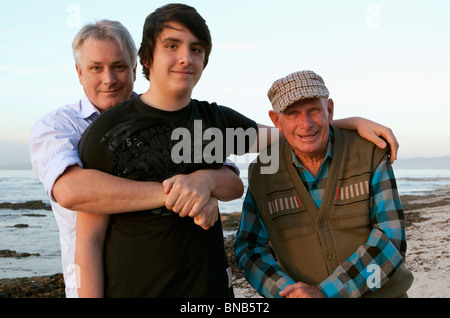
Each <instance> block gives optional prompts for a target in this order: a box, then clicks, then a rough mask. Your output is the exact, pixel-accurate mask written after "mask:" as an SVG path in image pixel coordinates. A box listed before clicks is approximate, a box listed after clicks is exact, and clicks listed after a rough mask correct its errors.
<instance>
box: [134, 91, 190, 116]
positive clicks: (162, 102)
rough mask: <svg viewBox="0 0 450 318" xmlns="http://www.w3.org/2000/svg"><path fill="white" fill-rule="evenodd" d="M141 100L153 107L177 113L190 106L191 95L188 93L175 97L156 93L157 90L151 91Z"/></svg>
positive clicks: (143, 95) (142, 96)
mask: <svg viewBox="0 0 450 318" xmlns="http://www.w3.org/2000/svg"><path fill="white" fill-rule="evenodd" d="M141 100H142V101H143V102H144V103H146V104H147V105H150V106H152V107H155V108H158V109H161V110H165V111H177V110H180V109H182V108H184V107H186V105H188V104H189V102H190V100H191V94H190V92H189V93H186V94H183V95H180V96H174V95H170V94H162V93H158V92H155V89H153V90H152V88H151V86H150V89H149V90H148V91H147V92H145V93H144V94H142V95H141Z"/></svg>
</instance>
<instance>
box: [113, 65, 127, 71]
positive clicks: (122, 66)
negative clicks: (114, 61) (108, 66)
mask: <svg viewBox="0 0 450 318" xmlns="http://www.w3.org/2000/svg"><path fill="white" fill-rule="evenodd" d="M115 69H116V70H118V71H124V70H126V69H127V66H126V65H123V64H118V65H116V66H115Z"/></svg>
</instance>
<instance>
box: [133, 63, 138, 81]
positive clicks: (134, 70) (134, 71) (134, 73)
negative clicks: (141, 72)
mask: <svg viewBox="0 0 450 318" xmlns="http://www.w3.org/2000/svg"><path fill="white" fill-rule="evenodd" d="M136 67H137V63H136V65H135V66H134V68H133V82H136Z"/></svg>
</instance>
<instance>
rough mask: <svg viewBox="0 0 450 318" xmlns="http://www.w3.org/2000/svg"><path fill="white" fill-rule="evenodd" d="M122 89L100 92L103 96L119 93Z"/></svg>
mask: <svg viewBox="0 0 450 318" xmlns="http://www.w3.org/2000/svg"><path fill="white" fill-rule="evenodd" d="M120 90H121V89H120V88H118V89H110V90H107V91H99V92H100V93H103V94H114V93H117V92H119V91H120Z"/></svg>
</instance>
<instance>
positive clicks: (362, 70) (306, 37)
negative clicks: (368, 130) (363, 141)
mask: <svg viewBox="0 0 450 318" xmlns="http://www.w3.org/2000/svg"><path fill="white" fill-rule="evenodd" d="M167 3H169V2H167V1H153V0H145V1H134V0H130V1H115V0H108V1H103V0H100V1H92V0H90V1H76V0H69V1H65V0H54V1H50V0H42V1H32V0H29V1H25V0H16V1H8V2H6V3H4V4H3V5H2V10H1V11H0V154H1V156H0V166H1V165H5V164H13V163H27V162H29V154H28V140H29V135H30V131H31V128H32V126H33V124H34V123H35V122H36V121H37V120H38V119H39V118H40V117H42V116H44V115H45V114H46V113H48V112H50V111H52V110H53V109H56V108H58V107H61V106H63V105H65V104H71V103H74V102H76V101H78V100H79V99H80V98H81V97H82V95H83V90H82V87H81V85H80V84H79V82H78V77H77V75H76V72H75V66H74V60H73V55H72V49H71V43H72V40H73V38H74V36H75V34H76V33H77V32H78V31H79V29H80V28H81V27H82V26H83V25H84V24H85V23H88V22H94V21H96V20H100V19H110V20H118V21H120V22H122V23H123V24H124V26H125V27H127V28H128V30H129V31H130V33H131V35H132V36H133V38H134V40H135V42H136V46H137V47H138V48H139V46H140V42H141V35H142V26H143V23H144V20H145V18H146V16H147V15H148V14H150V13H151V12H153V11H154V10H155V9H156V8H158V7H160V6H162V5H164V4H167ZM183 3H186V4H189V5H191V6H193V7H195V8H196V9H197V11H198V12H199V13H200V14H201V15H202V16H203V17H204V19H205V20H206V23H207V24H208V26H209V28H210V31H211V34H212V39H213V50H212V53H211V56H210V60H209V64H208V66H207V67H206V69H205V70H204V72H203V75H202V79H201V80H200V82H199V83H198V84H197V86H196V88H195V89H194V93H193V98H196V99H199V100H207V101H209V102H217V103H218V104H220V105H225V106H228V107H231V108H233V109H235V110H237V111H239V112H241V113H242V114H244V115H246V116H248V117H250V118H252V119H254V120H255V121H256V122H258V123H262V124H271V121H270V119H269V116H268V111H269V110H270V109H271V105H270V102H269V100H268V98H267V91H268V89H269V88H270V86H271V85H272V83H273V82H274V81H275V80H277V79H279V78H281V77H284V76H286V75H288V74H290V73H292V72H295V71H299V70H313V71H315V72H316V73H318V74H320V75H321V76H322V77H323V78H324V80H325V83H326V85H327V87H328V89H329V90H330V93H331V95H330V97H331V98H333V100H334V104H335V113H334V118H335V119H339V118H345V117H352V116H360V117H365V118H368V119H370V120H373V121H375V122H378V123H381V124H383V125H385V126H388V127H390V128H391V129H392V130H393V131H394V134H395V136H396V137H397V139H398V141H399V143H400V149H399V158H400V159H401V158H411V157H439V156H448V155H450V125H449V122H448V121H449V119H450V94H449V91H450V58H449V57H450V21H449V19H448V14H449V13H450V1H448V0H339V1H336V0H315V1H313V0H309V1H306V0H276V1H275V0H270V1H269V0H256V1H254V0H227V1H217V0H192V1H191V0H186V1H184V2H183ZM138 69H139V70H138V78H137V80H136V82H135V91H136V92H137V93H144V92H145V91H146V90H147V89H148V86H149V83H148V81H147V80H146V79H145V78H144V77H143V75H142V74H141V71H140V66H139V67H138Z"/></svg>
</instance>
